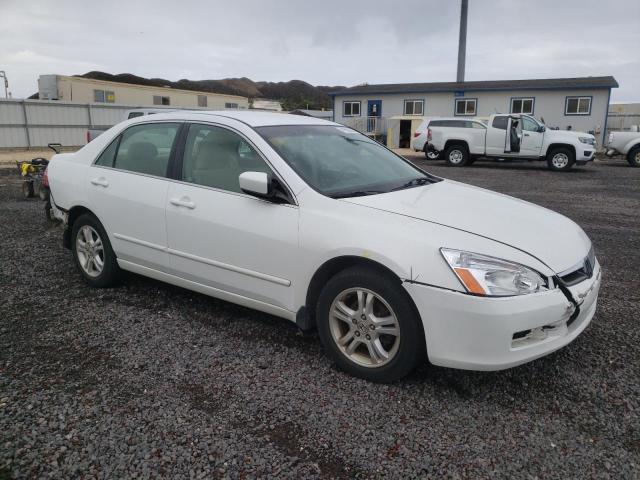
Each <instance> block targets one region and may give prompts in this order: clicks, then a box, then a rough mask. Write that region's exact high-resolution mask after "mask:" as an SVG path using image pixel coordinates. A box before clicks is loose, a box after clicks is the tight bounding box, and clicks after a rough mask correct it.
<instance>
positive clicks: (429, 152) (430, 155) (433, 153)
mask: <svg viewBox="0 0 640 480" xmlns="http://www.w3.org/2000/svg"><path fill="white" fill-rule="evenodd" d="M424 156H425V157H427V159H429V160H438V158H440V152H439V151H437V150H434V149H428V148H425V150H424Z"/></svg>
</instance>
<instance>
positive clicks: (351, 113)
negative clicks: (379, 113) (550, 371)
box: [342, 102, 360, 117]
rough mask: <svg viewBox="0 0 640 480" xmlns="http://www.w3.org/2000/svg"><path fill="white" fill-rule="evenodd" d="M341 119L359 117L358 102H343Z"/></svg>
mask: <svg viewBox="0 0 640 480" xmlns="http://www.w3.org/2000/svg"><path fill="white" fill-rule="evenodd" d="M342 116H343V117H359V116H360V102H344V103H343V108H342Z"/></svg>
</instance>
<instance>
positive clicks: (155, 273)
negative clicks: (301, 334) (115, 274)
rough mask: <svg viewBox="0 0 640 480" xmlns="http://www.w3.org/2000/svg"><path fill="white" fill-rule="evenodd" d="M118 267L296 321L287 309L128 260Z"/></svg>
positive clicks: (292, 313)
mask: <svg viewBox="0 0 640 480" xmlns="http://www.w3.org/2000/svg"><path fill="white" fill-rule="evenodd" d="M118 265H119V266H120V268H122V269H123V270H127V271H129V272H133V273H137V274H139V275H143V276H145V277H150V278H153V279H155V280H160V281H162V282H166V283H170V284H171V285H175V286H177V287H182V288H186V289H187V290H193V291H194V292H198V293H202V294H204V295H208V296H210V297H215V298H219V299H220V300H225V301H227V302H231V303H235V304H238V305H242V306H243V307H248V308H253V309H254V310H259V311H261V312H265V313H269V314H271V315H275V316H276V317H281V318H285V319H287V320H290V321H292V322H295V321H296V312H291V311H289V310H287V309H284V308H281V307H277V306H275V305H271V304H269V303H266V302H261V301H259V300H254V299H252V298H249V297H245V296H243V295H238V294H237V293H231V292H227V291H224V290H220V289H218V288H214V287H210V286H208V285H203V284H201V283H198V282H194V281H192V280H186V279H184V278H181V277H178V276H176V275H171V274H169V273H165V272H161V271H159V270H155V269H153V268H149V267H144V266H142V265H138V264H137V263H133V262H129V261H127V260H122V259H118Z"/></svg>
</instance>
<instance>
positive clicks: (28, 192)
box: [22, 180, 34, 198]
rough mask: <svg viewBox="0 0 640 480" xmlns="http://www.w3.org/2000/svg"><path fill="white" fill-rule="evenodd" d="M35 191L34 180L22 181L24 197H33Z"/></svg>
mask: <svg viewBox="0 0 640 480" xmlns="http://www.w3.org/2000/svg"><path fill="white" fill-rule="evenodd" d="M33 195H34V192H33V182H30V181H27V180H25V181H23V182H22V196H23V197H24V198H31V197H33Z"/></svg>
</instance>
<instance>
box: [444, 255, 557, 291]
mask: <svg viewBox="0 0 640 480" xmlns="http://www.w3.org/2000/svg"><path fill="white" fill-rule="evenodd" d="M440 252H442V256H443V257H444V259H445V260H446V261H447V263H448V264H449V266H450V267H451V269H452V270H453V272H454V273H455V274H456V276H457V277H458V279H459V280H460V282H462V284H463V285H464V287H465V288H466V289H467V291H468V292H469V293H473V294H475V295H483V296H488V297H507V296H512V295H525V294H527V293H535V292H541V291H544V290H548V284H547V281H546V280H545V279H544V278H543V277H542V276H541V275H540V274H539V273H538V272H536V271H535V270H532V269H530V268H528V267H525V266H524V265H520V264H519V263H514V262H510V261H507V260H502V259H500V258H495V257H489V256H487V255H480V254H478V253H471V252H463V251H461V250H451V249H449V248H441V249H440Z"/></svg>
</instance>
